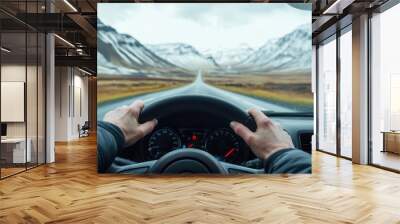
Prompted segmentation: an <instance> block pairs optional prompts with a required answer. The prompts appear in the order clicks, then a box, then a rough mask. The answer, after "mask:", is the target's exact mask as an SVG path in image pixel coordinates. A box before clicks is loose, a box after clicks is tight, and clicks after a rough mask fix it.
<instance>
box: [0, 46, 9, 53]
mask: <svg viewBox="0 0 400 224" xmlns="http://www.w3.org/2000/svg"><path fill="white" fill-rule="evenodd" d="M0 49H1V50H2V51H4V52H6V53H10V52H11V50H9V49H7V48H5V47H1V48H0Z"/></svg>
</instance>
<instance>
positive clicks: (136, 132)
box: [104, 100, 157, 146]
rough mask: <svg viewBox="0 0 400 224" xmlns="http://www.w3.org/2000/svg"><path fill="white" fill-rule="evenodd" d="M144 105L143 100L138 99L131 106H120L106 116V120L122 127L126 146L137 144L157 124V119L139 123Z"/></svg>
mask: <svg viewBox="0 0 400 224" xmlns="http://www.w3.org/2000/svg"><path fill="white" fill-rule="evenodd" d="M143 107H144V103H143V101H141V100H137V101H135V102H133V103H132V104H131V105H130V106H122V107H119V108H117V109H115V110H112V111H110V112H108V113H107V114H106V115H105V116H104V121H107V122H110V123H112V124H114V125H116V126H117V127H119V128H120V129H121V131H122V133H123V134H124V136H125V146H130V145H133V144H135V143H136V142H137V141H138V140H140V139H141V138H143V137H144V136H146V135H147V134H149V133H150V132H151V131H153V129H154V127H155V126H156V125H157V120H156V119H154V120H152V121H147V122H145V123H143V124H139V123H138V121H137V120H138V118H139V114H140V111H142V109H143Z"/></svg>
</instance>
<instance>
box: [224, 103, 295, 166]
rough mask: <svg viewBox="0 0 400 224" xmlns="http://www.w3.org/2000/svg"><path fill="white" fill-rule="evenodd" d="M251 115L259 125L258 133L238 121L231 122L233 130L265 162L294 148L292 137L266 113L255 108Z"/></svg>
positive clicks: (250, 112)
mask: <svg viewBox="0 0 400 224" xmlns="http://www.w3.org/2000/svg"><path fill="white" fill-rule="evenodd" d="M249 114H250V115H252V116H253V118H254V120H255V122H256V124H257V130H256V132H252V131H251V130H249V129H248V128H247V127H246V126H244V125H243V124H241V123H239V122H236V121H232V122H231V128H232V129H233V130H234V132H235V133H236V134H237V135H239V136H240V137H242V138H243V140H244V141H245V142H246V143H247V145H249V146H250V148H251V150H252V151H253V152H254V154H255V155H256V156H257V157H258V158H260V159H263V160H265V159H267V158H268V157H269V156H271V155H272V154H274V153H275V152H277V151H279V150H282V149H287V148H293V147H294V146H293V142H292V138H291V137H290V135H289V134H288V133H287V132H286V131H284V130H283V129H282V127H281V126H280V125H277V124H275V123H274V122H272V120H271V119H270V118H269V117H267V116H266V115H265V114H264V113H262V112H261V111H259V110H257V109H254V108H253V109H251V110H250V111H249Z"/></svg>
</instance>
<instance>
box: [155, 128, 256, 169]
mask: <svg viewBox="0 0 400 224" xmlns="http://www.w3.org/2000/svg"><path fill="white" fill-rule="evenodd" d="M179 148H182V149H188V150H190V149H191V148H196V149H200V150H203V151H206V152H208V153H210V154H211V155H213V156H214V157H215V158H216V159H217V160H219V161H223V162H229V163H233V164H241V163H242V162H244V161H246V160H247V157H248V155H247V153H245V152H246V151H245V150H241V149H242V148H243V145H242V144H241V142H239V138H238V136H236V135H235V134H234V133H233V132H232V131H231V130H230V129H227V128H218V129H192V128H181V129H177V130H175V129H173V128H170V127H164V128H160V129H158V130H156V131H154V132H153V133H152V135H151V136H150V138H149V140H148V147H147V150H148V152H149V155H150V157H151V159H154V160H155V159H159V158H161V157H162V156H163V155H165V154H166V153H168V152H170V151H173V150H175V149H179Z"/></svg>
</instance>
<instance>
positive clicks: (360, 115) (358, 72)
mask: <svg viewBox="0 0 400 224" xmlns="http://www.w3.org/2000/svg"><path fill="white" fill-rule="evenodd" d="M352 28H353V41H352V42H353V60H352V61H353V80H352V81H353V84H352V85H353V90H352V91H353V102H352V104H353V114H352V115H353V117H352V121H353V130H352V134H353V139H352V145H353V153H352V157H353V162H354V163H358V164H367V163H368V15H362V16H360V17H358V18H355V19H354V20H353V25H352Z"/></svg>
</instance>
